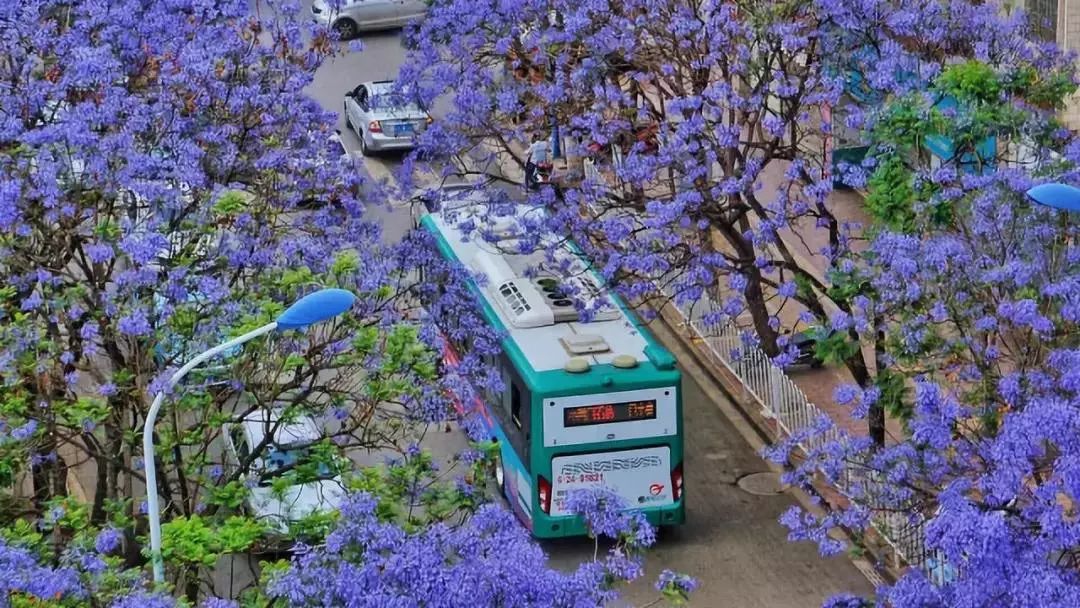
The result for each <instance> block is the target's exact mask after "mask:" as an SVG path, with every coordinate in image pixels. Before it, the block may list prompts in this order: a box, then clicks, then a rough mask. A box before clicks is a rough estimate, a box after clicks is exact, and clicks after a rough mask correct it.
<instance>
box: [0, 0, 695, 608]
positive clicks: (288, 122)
mask: <svg viewBox="0 0 1080 608" xmlns="http://www.w3.org/2000/svg"><path fill="white" fill-rule="evenodd" d="M272 8H273V9H275V10H272V11H269V12H264V14H261V15H260V14H255V15H253V14H251V13H249V5H248V3H247V2H243V1H240V0H236V1H229V2H221V1H219V0H175V1H170V2H157V3H146V2H141V1H137V0H132V1H127V0H121V1H119V2H99V1H96V0H85V1H76V2H71V1H69V0H18V1H16V2H11V3H6V4H4V6H3V7H0V34H2V35H0V45H2V47H0V49H2V50H0V57H3V61H2V62H0V63H2V64H3V65H2V66H0V76H2V77H0V79H2V80H3V82H4V83H5V84H4V86H3V87H2V90H0V115H2V116H3V120H2V121H0V184H2V185H0V251H2V255H0V273H2V276H3V287H2V288H0V318H2V319H3V323H2V324H0V345H2V354H0V375H2V377H3V386H2V388H0V489H2V498H3V505H4V506H3V508H2V509H0V515H2V516H3V521H2V522H0V606H8V605H12V606H20V607H21V606H41V605H55V606H86V605H90V606H117V607H127V606H131V607H134V606H143V607H145V606H174V605H190V604H193V603H196V602H198V601H199V600H203V599H204V598H207V597H208V596H210V584H211V583H212V579H213V574H214V569H215V566H217V565H218V564H219V562H220V561H221V560H222V559H223V558H224V559H228V558H230V557H234V556H251V555H253V554H256V553H258V552H259V551H261V549H262V547H263V545H264V540H265V539H266V532H267V526H266V525H265V523H264V522H262V521H256V520H255V519H253V518H252V517H251V516H250V514H246V512H245V509H244V507H243V504H244V502H245V499H246V498H247V497H248V495H249V493H250V492H251V491H252V489H253V488H254V487H257V486H263V487H264V488H266V487H268V488H269V489H270V490H271V492H273V493H277V494H283V493H284V492H285V490H286V488H287V487H288V486H289V485H290V484H296V483H304V482H307V481H311V480H312V479H313V478H316V477H323V476H326V475H327V474H328V473H330V474H339V475H341V477H342V480H343V483H344V485H345V486H346V489H348V490H350V491H351V493H350V496H349V497H348V498H347V499H346V500H345V502H344V506H343V508H342V512H341V513H337V512H331V513H328V514H325V515H320V516H312V517H307V518H305V519H303V520H301V521H300V522H297V523H296V524H295V525H293V526H292V528H291V529H290V530H289V532H288V533H287V534H286V539H285V540H286V542H288V543H290V544H292V545H293V546H292V549H293V552H294V553H293V554H294V556H296V557H295V558H294V559H293V560H292V561H291V562H290V561H288V560H283V561H278V562H273V563H265V564H264V568H263V570H262V578H263V581H264V583H265V584H264V585H262V586H259V587H257V588H252V589H246V590H238V592H239V591H242V592H243V593H242V596H243V601H244V602H245V604H247V605H253V606H267V605H275V606H278V605H280V606H291V605H306V604H309V603H314V604H322V603H323V602H324V601H330V602H346V603H353V604H356V603H358V602H359V603H360V604H362V605H372V606H387V605H394V602H397V603H398V604H400V605H417V604H425V605H438V606H466V605H467V606H477V605H491V606H518V605H522V604H523V603H529V602H531V603H532V604H533V605H543V606H550V605H561V606H598V605H601V603H602V602H604V601H606V600H607V599H609V598H610V597H612V586H613V584H614V583H615V582H616V581H618V580H625V579H627V578H632V577H635V576H638V575H640V572H641V569H640V566H639V563H638V557H637V554H636V549H637V548H640V547H644V546H647V545H649V544H651V542H652V539H653V531H652V530H651V528H649V527H648V526H647V525H646V524H644V522H642V521H640V520H639V519H638V518H635V517H631V516H629V515H625V514H624V513H623V509H622V505H620V504H617V503H615V502H613V500H614V498H613V497H612V496H609V495H605V494H602V493H601V494H588V495H583V496H582V497H581V498H579V499H576V500H577V502H578V503H580V511H581V512H582V513H583V515H584V516H585V517H586V518H587V519H588V520H589V521H590V522H591V523H592V525H593V528H594V530H595V531H596V534H597V535H607V536H610V537H617V539H618V540H619V543H618V544H617V546H618V547H619V550H618V551H617V552H616V553H613V554H612V555H611V557H610V559H608V560H606V561H605V562H597V563H590V564H588V565H585V566H583V567H582V569H581V570H579V572H578V573H577V574H574V575H572V576H571V575H561V574H558V573H555V572H553V571H551V570H549V569H548V568H547V567H546V566H545V564H544V556H543V553H542V551H541V550H540V549H539V548H538V547H537V545H535V544H534V543H533V542H532V541H531V540H530V539H529V537H528V535H527V534H526V532H525V531H524V530H523V529H521V528H520V527H519V526H518V525H517V523H516V522H515V521H514V520H513V518H512V516H511V515H510V514H509V513H508V512H506V511H503V510H501V509H499V508H498V507H495V506H492V505H490V504H487V503H488V502H489V501H488V497H487V495H486V490H485V485H486V475H487V467H488V461H487V459H486V458H485V454H486V452H487V451H489V450H490V445H487V444H485V443H483V442H479V443H477V444H476V448H477V451H475V452H474V451H470V452H468V453H466V454H462V455H460V456H459V458H458V466H460V467H461V468H462V469H464V470H463V471H461V472H460V473H459V475H458V476H457V477H456V478H454V479H450V478H449V477H447V475H448V473H450V472H446V471H438V470H437V469H436V466H435V463H434V461H433V460H432V457H431V456H430V455H429V454H426V453H424V452H422V451H421V450H420V449H419V448H418V447H416V446H415V445H413V444H410V440H411V439H414V438H415V437H416V436H418V434H419V433H421V432H422V431H423V429H425V428H426V427H427V426H429V425H430V424H431V423H434V422H444V421H447V420H449V419H450V418H452V417H457V413H456V411H455V410H454V408H453V407H451V406H452V405H453V403H454V402H455V401H463V402H470V400H471V398H472V396H473V391H475V390H476V389H477V388H483V387H485V386H487V385H488V384H489V383H491V384H492V385H495V383H496V382H497V380H496V379H493V378H490V376H492V374H491V373H490V370H487V369H486V368H485V367H484V365H483V364H482V359H481V358H482V356H483V355H485V354H489V353H491V352H494V350H493V349H495V348H496V347H497V339H496V338H497V337H496V336H494V335H493V334H490V332H487V331H485V330H484V328H483V327H482V325H481V324H480V323H479V322H478V317H477V315H476V312H475V308H474V305H475V303H474V302H473V301H472V300H471V299H470V298H471V296H470V295H469V294H468V292H467V290H466V288H465V283H464V282H463V281H460V280H458V279H460V278H462V277H464V273H465V270H464V269H461V268H455V267H450V266H448V265H445V264H444V263H442V262H441V260H440V258H439V256H438V254H437V251H435V250H434V248H433V247H432V246H431V245H432V244H431V243H430V239H427V238H425V237H424V236H423V235H422V234H414V235H411V236H410V237H408V238H406V239H405V240H404V241H403V242H401V243H400V244H395V245H393V246H388V247H384V246H381V245H380V244H379V243H380V239H379V227H378V226H377V225H375V224H373V223H372V222H370V221H368V220H367V219H365V216H364V212H365V209H366V208H367V207H368V206H369V205H372V204H377V203H378V202H379V201H378V200H375V199H367V198H366V196H367V194H368V192H369V191H368V190H366V188H365V184H363V183H362V182H361V180H360V179H359V178H358V176H357V172H356V170H355V167H354V166H353V165H352V164H351V163H350V162H347V161H345V160H344V159H342V158H339V151H335V144H334V143H333V142H330V141H329V138H330V136H331V135H332V128H333V127H332V125H333V124H334V122H335V119H336V116H334V115H333V114H330V113H326V112H323V111H322V110H320V109H319V107H318V106H317V105H316V104H315V102H314V101H312V100H310V99H309V98H307V97H306V96H305V95H304V94H303V93H302V91H303V89H304V87H305V86H307V85H308V84H310V82H311V78H312V74H313V72H314V70H315V69H316V68H317V67H318V66H319V64H320V62H321V61H322V60H323V58H325V57H326V56H327V55H328V54H330V53H332V52H334V50H335V49H336V48H338V47H337V45H336V44H335V43H334V42H335V41H334V40H333V39H332V38H331V36H330V35H329V33H328V32H326V31H325V30H321V29H319V28H316V27H313V26H303V25H301V24H300V22H299V21H296V20H293V19H290V15H292V16H295V14H296V13H295V8H296V7H291V8H290V7H287V6H281V7H278V6H275V7H272ZM362 194H363V195H364V196H363V197H362ZM421 267H422V268H423V269H424V271H425V273H427V275H426V276H429V277H438V280H437V281H434V282H432V281H428V282H427V283H425V284H422V285H419V286H417V285H413V284H412V281H413V280H414V279H415V276H416V272H415V271H416V270H417V269H418V268H421ZM335 286H336V287H344V288H347V289H350V290H352V291H353V292H354V293H356V294H357V296H358V299H357V301H356V303H355V304H354V307H353V309H352V310H351V311H349V312H348V313H347V314H345V315H343V316H341V317H339V318H337V319H335V320H333V321H330V322H327V323H324V324H321V325H318V326H316V327H311V328H307V329H305V330H304V331H290V332H284V333H279V334H273V335H270V336H267V337H266V338H263V339H260V340H257V341H254V342H251V343H249V344H248V345H246V346H245V347H244V349H243V350H242V351H240V352H232V353H225V354H224V355H223V357H222V359H221V361H220V362H219V364H215V363H211V364H210V365H208V366H207V367H206V368H205V369H203V370H202V371H201V373H199V374H198V375H196V376H192V377H191V378H190V379H189V380H187V381H186V382H185V384H184V385H183V386H182V387H181V388H180V389H178V390H176V391H174V393H173V394H172V395H170V397H169V399H168V401H167V402H166V406H165V410H164V413H163V415H162V416H161V417H160V418H159V422H158V424H157V426H156V428H155V437H156V446H157V451H156V453H155V454H152V455H144V454H143V453H142V449H141V441H140V439H141V432H140V431H141V428H142V425H143V423H144V420H145V417H146V412H147V408H148V405H149V403H150V402H151V399H152V398H153V396H154V394H155V393H156V392H158V391H159V390H161V388H162V387H163V386H164V382H165V381H166V379H167V378H168V377H169V376H170V375H171V374H172V373H173V372H174V371H176V369H177V368H178V367H179V366H180V365H182V364H183V363H184V362H185V361H186V360H187V359H189V358H190V357H192V356H193V355H195V354H196V353H198V352H200V351H202V350H204V349H205V348H207V347H210V346H212V345H215V344H217V343H220V342H222V341H223V340H224V339H226V338H228V337H231V336H235V335H238V334H241V333H244V332H245V331H248V330H250V329H252V328H254V327H257V326H259V325H261V324H264V323H266V322H267V321H269V320H271V319H273V318H275V316H276V315H277V314H278V313H280V312H281V311H282V310H283V309H284V307H285V306H287V305H288V304H289V303H290V302H291V301H294V300H296V299H297V298H299V297H300V296H302V295H304V294H306V293H309V292H311V291H313V290H314V289H317V288H319V287H335ZM406 293H408V294H409V295H408V296H407V297H406ZM417 296H419V298H420V299H421V300H422V301H423V302H424V303H425V305H426V306H427V307H428V308H429V310H428V313H429V316H431V317H446V316H452V317H454V318H455V319H456V320H457V327H456V328H454V329H453V330H451V331H449V334H450V335H449V336H448V337H449V338H451V339H460V338H461V335H463V334H467V335H468V336H469V338H470V339H471V340H472V341H473V342H474V344H477V345H479V346H480V348H479V351H478V352H477V353H475V354H466V356H465V358H464V360H463V361H462V362H461V364H460V365H459V366H458V367H457V368H456V369H454V370H445V369H442V365H441V364H440V361H439V359H440V357H439V355H440V349H441V347H442V340H443V337H442V336H441V335H440V333H439V332H438V331H436V329H435V327H434V326H433V325H432V324H431V323H430V322H428V321H426V320H425V319H424V318H423V316H422V315H421V318H420V319H419V320H417V319H416V318H415V317H416V315H410V314H408V313H410V312H415V311H410V310H407V309H408V308H409V307H411V306H414V305H415V302H416V301H417ZM489 334H490V335H489ZM264 410H274V411H276V413H277V417H276V421H275V422H272V423H270V424H268V425H266V427H267V428H264V431H265V436H266V439H264V440H262V441H261V442H258V445H251V446H247V447H248V449H247V450H243V451H240V454H239V457H238V460H239V461H238V462H232V461H225V460H224V459H223V454H222V451H223V450H222V438H221V435H222V428H223V426H224V425H226V424H235V423H237V422H238V421H240V420H242V419H244V418H245V417H247V416H249V415H253V414H257V413H259V412H262V411H264ZM301 418H310V419H311V420H314V421H315V423H316V426H317V427H318V428H319V430H320V431H321V434H320V438H319V439H317V440H315V441H313V442H311V443H310V444H309V445H300V446H297V445H291V446H290V447H291V448H303V452H304V454H305V458H303V459H301V460H299V461H297V462H288V463H283V464H278V465H277V466H268V460H269V458H268V457H269V456H270V455H271V454H273V453H274V451H275V450H274V448H275V447H276V446H273V445H271V444H272V443H273V441H274V440H273V439H272V437H273V436H274V433H275V432H276V430H277V429H279V428H284V426H285V425H291V424H292V423H294V422H298V421H300V419H301ZM462 422H467V421H462ZM359 450H366V451H369V452H370V451H377V450H382V451H384V452H386V451H391V452H393V451H396V452H397V453H398V454H399V458H398V459H397V460H394V461H392V462H388V463H385V464H383V465H379V466H369V467H358V466H357V465H356V464H354V463H353V461H352V459H351V458H350V456H353V455H354V454H356V453H357V452H358V451H359ZM144 457H147V458H149V457H153V458H155V459H156V461H157V469H158V488H157V489H158V492H159V494H160V496H161V499H162V500H161V502H162V505H163V509H164V517H163V519H164V522H165V523H164V526H163V533H164V534H163V536H164V550H163V555H164V558H165V563H166V570H167V574H168V577H167V578H168V581H167V582H168V583H170V585H167V588H164V589H160V588H158V589H152V588H151V587H150V585H149V584H148V576H147V575H148V572H147V571H148V568H147V564H146V559H145V558H146V557H147V555H146V551H145V549H146V547H147V544H148V541H147V535H146V522H145V505H144V502H143V496H144V484H145V477H144V473H143V469H144V467H143V464H142V463H143V459H144ZM70 488H75V489H78V490H81V493H82V494H84V495H85V496H80V495H79V494H80V493H79V492H76V493H69V489H70ZM485 505H486V506H485ZM631 553H634V555H631ZM326 576H331V577H333V578H334V582H332V581H330V580H327V579H326V578H325V577H326ZM511 580H512V581H513V585H507V581H511ZM440 582H441V584H444V585H450V586H452V587H453V590H452V592H450V591H449V588H448V587H446V586H443V587H439V586H438V583H440ZM692 587H693V582H692V581H690V580H689V579H686V578H684V577H680V576H678V575H675V574H673V573H665V575H664V577H662V579H661V580H660V581H659V582H658V583H657V589H658V590H659V591H661V592H662V593H663V595H664V596H666V597H667V598H669V599H671V600H673V601H676V602H677V601H681V600H682V599H685V596H686V594H687V593H689V591H690V590H691V589H692ZM177 596H183V599H182V600H178V599H177ZM180 602H186V604H181V603H180ZM364 602H366V604H364ZM202 605H205V606H208V607H211V606H212V607H221V606H232V605H236V604H235V602H233V601H231V600H229V601H225V600H220V599H217V598H212V597H209V599H205V600H204V602H203V604H202Z"/></svg>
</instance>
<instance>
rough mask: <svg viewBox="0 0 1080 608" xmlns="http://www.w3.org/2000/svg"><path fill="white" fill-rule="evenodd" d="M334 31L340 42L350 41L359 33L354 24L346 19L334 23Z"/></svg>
mask: <svg viewBox="0 0 1080 608" xmlns="http://www.w3.org/2000/svg"><path fill="white" fill-rule="evenodd" d="M334 31H335V32H337V35H338V37H339V38H341V39H342V40H352V39H353V38H356V35H357V34H358V33H360V31H359V29H358V28H357V27H356V22H355V21H353V20H352V19H348V18H344V19H338V20H337V21H335V22H334Z"/></svg>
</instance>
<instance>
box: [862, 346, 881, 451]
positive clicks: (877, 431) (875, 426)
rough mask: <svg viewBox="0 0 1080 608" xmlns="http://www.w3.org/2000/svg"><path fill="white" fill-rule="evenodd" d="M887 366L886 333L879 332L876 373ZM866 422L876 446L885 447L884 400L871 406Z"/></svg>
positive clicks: (875, 353) (875, 359) (875, 362)
mask: <svg viewBox="0 0 1080 608" xmlns="http://www.w3.org/2000/svg"><path fill="white" fill-rule="evenodd" d="M885 364H886V363H885V332H884V331H882V330H878V332H877V336H876V337H875V339H874V373H875V374H880V373H881V370H883V369H885ZM866 422H867V425H868V426H869V432H870V439H871V440H873V442H874V445H875V446H877V447H883V446H884V445H885V403H884V401H883V400H882V399H878V400H877V402H875V403H874V404H873V405H871V406H870V411H869V413H868V414H867V418H866Z"/></svg>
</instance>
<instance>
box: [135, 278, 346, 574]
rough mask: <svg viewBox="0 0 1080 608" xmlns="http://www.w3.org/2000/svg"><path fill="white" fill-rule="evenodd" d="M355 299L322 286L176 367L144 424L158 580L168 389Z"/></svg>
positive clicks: (331, 314)
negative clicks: (160, 440)
mask: <svg viewBox="0 0 1080 608" xmlns="http://www.w3.org/2000/svg"><path fill="white" fill-rule="evenodd" d="M355 300H356V296H354V295H353V294H352V292H349V291H346V290H344V289H323V290H320V291H316V292H315V293H311V294H308V295H306V296H304V297H303V298H300V299H299V300H297V301H296V302H295V303H294V304H293V305H292V306H290V307H289V308H288V309H287V310H286V311H285V312H283V313H281V314H280V315H279V316H278V318H277V319H275V320H274V321H271V322H270V323H267V324H266V325H263V326H262V327H260V328H258V329H253V330H252V331H249V332H248V333H246V334H244V335H242V336H239V337H236V338H233V339H232V340H229V341H227V342H225V343H223V344H219V345H217V346H215V347H213V348H211V349H209V350H207V351H204V352H202V353H200V354H198V355H196V356H195V358H193V359H192V360H191V361H188V362H187V363H186V364H184V366H183V367H181V368H180V369H179V370H177V371H176V373H175V374H173V375H172V377H170V378H169V381H168V383H167V384H166V385H165V387H164V388H163V389H161V391H160V392H159V393H158V394H157V395H156V396H155V397H154V402H153V403H152V404H151V405H150V411H149V412H147V414H146V423H145V424H144V425H143V461H144V466H145V467H146V511H147V515H148V516H149V518H150V559H151V561H152V562H153V565H154V582H155V583H163V582H165V564H164V563H163V561H162V557H161V513H160V512H159V510H158V509H159V507H158V493H157V468H156V465H155V459H154V422H155V421H156V420H157V415H158V411H159V410H161V403H162V402H163V401H164V400H165V393H167V392H168V391H170V390H171V389H172V387H174V386H176V384H177V383H179V382H180V380H181V379H183V377H184V376H186V375H187V374H188V372H190V371H191V370H192V369H195V367H197V366H198V365H199V364H200V363H202V362H204V361H206V360H207V359H210V358H211V357H214V356H215V355H218V354H219V353H221V352H223V351H226V350H228V349H230V348H232V347H234V346H239V345H240V344H243V343H244V342H248V341H250V340H254V339H255V338H258V337H259V336H262V335H265V334H268V333H270V332H272V331H275V330H283V329H300V328H303V327H306V326H308V325H312V324H314V323H320V322H322V321H326V320H328V319H331V318H333V317H336V316H338V315H340V314H341V313H343V312H345V311H347V310H349V308H351V307H352V305H353V302H354V301H355Z"/></svg>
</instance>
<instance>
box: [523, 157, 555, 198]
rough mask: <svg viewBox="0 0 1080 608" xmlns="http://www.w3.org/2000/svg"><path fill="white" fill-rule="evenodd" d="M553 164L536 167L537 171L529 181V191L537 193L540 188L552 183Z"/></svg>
mask: <svg viewBox="0 0 1080 608" xmlns="http://www.w3.org/2000/svg"><path fill="white" fill-rule="evenodd" d="M551 168H552V165H551V163H540V164H538V165H536V170H534V171H533V175H532V177H531V179H529V180H528V184H527V186H528V188H529V190H532V191H536V190H539V189H540V186H543V185H545V184H550V183H551Z"/></svg>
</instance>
